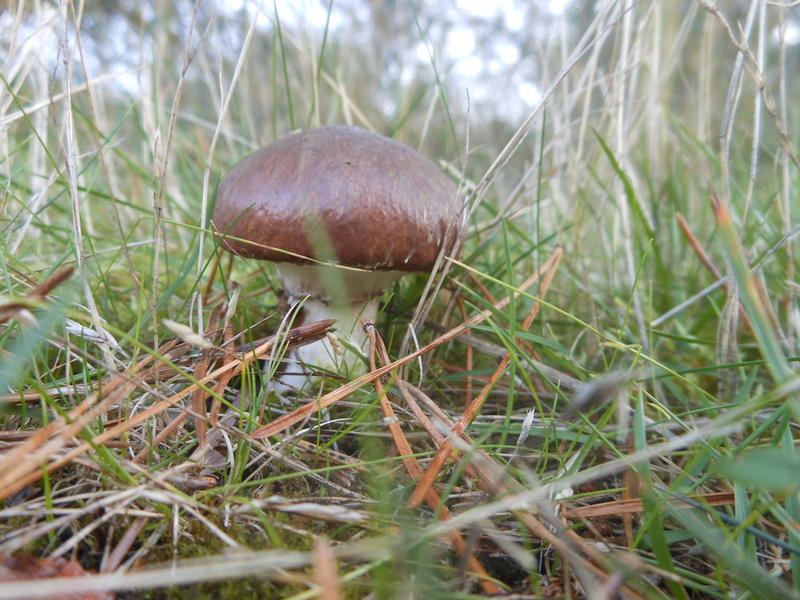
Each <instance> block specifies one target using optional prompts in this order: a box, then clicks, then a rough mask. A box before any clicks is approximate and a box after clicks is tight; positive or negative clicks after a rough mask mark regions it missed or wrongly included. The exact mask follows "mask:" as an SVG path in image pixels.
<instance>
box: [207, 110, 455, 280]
mask: <svg viewBox="0 0 800 600" xmlns="http://www.w3.org/2000/svg"><path fill="white" fill-rule="evenodd" d="M456 191H457V190H456V186H455V184H454V183H453V182H452V181H451V180H450V179H448V178H447V177H446V176H445V174H444V173H443V172H442V171H441V169H439V168H438V167H436V165H434V164H433V163H432V162H430V161H429V160H428V159H426V158H425V157H423V156H422V155H420V154H419V153H418V152H416V151H415V150H414V149H412V148H410V147H409V146H406V145H405V144H401V143H400V142H396V141H394V140H390V139H389V138H386V137H383V136H382V135H378V134H376V133H371V132H369V131H366V130H364V129H359V128H357V127H349V126H342V125H337V126H332V127H320V128H318V129H310V130H308V131H301V132H297V133H292V134H290V135H288V136H286V137H283V138H281V139H279V140H277V141H275V142H273V143H272V144H269V145H268V146H265V147H264V148H261V149H260V150H257V151H256V152H254V153H252V154H250V155H249V156H247V157H246V158H244V159H243V160H242V161H241V162H239V163H238V164H237V165H236V166H235V167H234V168H233V170H231V172H230V173H229V174H228V175H227V176H226V177H225V179H224V180H223V181H222V183H221V184H220V187H219V192H218V194H217V201H216V206H215V208H214V224H215V226H216V228H217V230H218V231H219V233H221V234H225V235H229V236H233V237H236V238H241V239H244V240H250V241H252V242H255V243H256V244H260V245H256V244H248V243H246V242H240V241H236V240H231V239H229V238H228V239H225V240H223V246H224V247H226V249H228V250H230V251H232V252H235V253H236V254H239V255H241V256H245V257H251V258H258V259H262V260H271V261H276V262H295V263H303V262H308V261H307V260H303V259H302V258H298V257H297V256H293V255H291V254H287V253H285V252H281V251H280V250H284V251H288V252H291V253H294V254H297V255H301V256H306V257H312V258H316V259H325V260H328V259H333V260H335V261H336V262H338V263H340V264H343V265H348V266H353V267H360V268H365V269H371V270H372V269H393V270H402V271H424V270H430V269H431V267H432V266H433V263H434V262H435V261H436V257H437V255H438V253H439V251H440V249H441V248H442V245H443V244H444V243H445V240H446V239H447V240H453V239H454V238H455V232H456V230H457V228H456V227H455V225H457V220H458V219H459V213H460V209H461V203H460V202H459V200H458V197H457V193H456ZM321 226H322V227H321ZM448 228H451V232H450V233H449V235H447V231H448ZM449 243H452V242H449ZM264 246H270V247H271V248H273V249H270V248H265V247H264Z"/></svg>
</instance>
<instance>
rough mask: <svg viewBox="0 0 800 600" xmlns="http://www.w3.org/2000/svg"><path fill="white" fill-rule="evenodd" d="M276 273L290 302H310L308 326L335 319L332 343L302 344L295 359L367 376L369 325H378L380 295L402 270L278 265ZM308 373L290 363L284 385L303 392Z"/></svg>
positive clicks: (305, 305)
mask: <svg viewBox="0 0 800 600" xmlns="http://www.w3.org/2000/svg"><path fill="white" fill-rule="evenodd" d="M277 269H278V277H279V278H280V279H281V282H282V283H283V286H284V291H285V293H286V295H287V299H288V300H289V302H291V303H294V302H298V301H302V300H303V299H305V302H304V303H303V317H304V321H305V322H306V323H312V322H314V321H321V320H324V319H334V320H335V321H336V324H335V325H334V329H335V331H334V335H333V337H334V340H333V341H332V340H330V339H323V340H320V341H318V342H314V343H313V344H307V345H305V346H301V347H300V348H298V349H297V350H295V351H294V352H293V353H292V356H291V357H290V358H294V359H295V360H296V361H297V362H300V363H305V364H306V365H309V366H316V367H320V368H323V369H329V370H333V371H336V372H338V373H342V374H344V375H350V376H355V375H360V374H362V373H364V372H365V364H364V361H363V360H362V358H361V357H362V356H364V355H366V353H367V351H368V350H369V348H368V342H367V336H366V334H365V332H364V323H365V322H367V321H375V318H376V317H377V315H378V304H379V301H380V297H381V295H383V292H384V290H385V289H386V288H387V287H388V286H389V285H391V284H392V283H393V282H394V281H396V280H397V279H398V278H399V277H400V276H402V275H403V272H402V271H362V270H352V269H342V268H336V267H327V266H321V265H295V264H291V263H278V264H277ZM348 346H349V347H350V348H348ZM306 373H307V371H306V370H304V369H303V368H302V367H298V366H294V365H290V366H289V368H288V369H287V371H286V374H285V375H283V376H282V377H281V383H283V384H285V385H286V386H287V387H293V388H302V387H303V385H304V384H305V382H306V379H307V375H306Z"/></svg>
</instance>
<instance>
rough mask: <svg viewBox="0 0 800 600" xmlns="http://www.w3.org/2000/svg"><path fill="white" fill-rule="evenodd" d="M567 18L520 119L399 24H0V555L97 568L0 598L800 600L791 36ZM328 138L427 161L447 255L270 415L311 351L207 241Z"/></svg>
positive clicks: (250, 274) (251, 264)
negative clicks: (279, 171)
mask: <svg viewBox="0 0 800 600" xmlns="http://www.w3.org/2000/svg"><path fill="white" fill-rule="evenodd" d="M591 4H594V3H584V2H576V3H573V5H571V6H572V8H571V9H570V11H571V12H569V13H568V16H569V18H570V19H572V22H574V23H576V25H575V26H574V29H572V30H571V29H564V28H562V29H559V28H557V27H555V26H554V24H553V23H548V22H546V18H545V17H542V19H544V20H545V23H544V24H543V25H542V26H541V27H540V28H539V29H537V27H539V25H538V23H539V21H537V20H533V21H531V23H537V25H535V26H532V28H531V33H529V34H526V33H524V32H523V33H519V34H518V35H519V36H521V37H522V38H524V39H522V41H524V42H525V43H526V44H527V46H525V47H526V48H527V54H524V55H523V56H522V58H521V60H520V62H519V64H518V65H516V66H515V69H517V71H518V73H519V74H523V75H524V77H525V80H526V81H529V82H530V83H534V84H536V85H537V87H538V88H539V89H540V90H541V91H542V101H541V103H540V104H538V105H536V106H533V107H531V108H530V110H529V111H528V112H527V113H526V114H522V115H520V116H515V111H514V110H511V108H510V107H512V106H516V104H513V102H514V100H515V94H516V92H515V89H516V88H514V87H513V86H511V85H510V84H507V83H506V82H505V80H504V79H503V78H502V77H500V76H499V75H496V76H495V78H494V79H492V78H491V77H489V78H488V79H489V82H490V83H491V84H492V86H493V87H494V88H495V89H494V90H493V91H494V92H495V93H496V94H497V97H495V98H493V99H492V100H491V101H489V102H487V101H481V100H480V99H478V100H477V101H475V102H474V103H473V102H471V101H470V100H469V99H467V98H466V97H465V95H464V93H463V91H462V90H463V89H464V87H465V85H464V83H463V82H462V81H461V80H460V79H459V71H458V70H457V69H456V67H455V65H454V64H451V62H449V61H450V59H449V58H448V57H447V56H443V55H442V54H441V51H440V46H439V42H440V40H439V39H438V37H437V36H439V35H440V33H439V32H440V31H441V28H440V27H444V26H445V25H444V21H442V20H441V19H442V16H441V15H438V14H436V13H435V12H426V10H423V8H422V7H417V9H416V12H415V11H408V13H407V14H406V13H404V12H403V11H401V10H400V9H396V10H395V11H394V12H391V11H389V12H388V13H386V14H387V15H389V17H387V18H388V19H389V21H388V22H389V23H390V24H391V26H388V25H387V22H383V23H381V22H380V20H379V19H378V16H377V14H375V15H372V16H373V17H374V18H375V20H374V21H373V22H371V26H372V27H375V32H376V33H375V35H376V36H378V37H377V38H375V39H378V38H380V40H381V44H378V45H375V44H373V45H370V44H371V43H372V42H370V41H365V40H364V39H362V37H361V36H360V35H359V34H355V33H354V34H353V35H346V34H345V33H344V30H343V29H342V28H341V26H339V25H337V20H341V19H344V21H345V22H347V23H350V25H351V27H356V25H355V24H356V23H359V25H358V27H361V28H363V27H364V25H363V23H361V21H359V19H361V18H362V17H361V16H359V15H360V13H359V12H358V11H357V10H355V9H354V8H352V6H355V5H352V6H350V5H348V6H338V5H336V4H334V3H327V4H325V5H324V6H322V8H323V9H324V11H325V15H326V19H325V22H324V26H323V27H321V28H319V29H313V28H310V27H305V26H303V25H299V24H298V23H297V21H296V20H293V19H292V18H291V12H282V11H284V10H287V9H285V8H282V7H280V6H279V7H278V8H275V7H263V8H262V11H263V12H262V13H261V14H260V15H259V16H258V17H256V14H257V12H254V11H253V10H250V9H246V10H245V9H243V10H241V11H239V12H236V13H225V12H222V11H220V10H217V9H216V8H215V7H214V5H213V4H206V3H198V4H197V5H196V6H195V7H194V9H193V11H192V12H177V10H176V11H175V12H173V10H172V8H171V6H167V5H164V6H159V7H158V8H155V7H152V10H149V11H144V12H142V13H140V12H137V10H134V9H130V11H129V12H127V13H126V12H124V11H123V10H122V9H120V10H119V11H116V12H104V9H102V8H100V7H94V6H89V5H86V6H85V7H84V6H83V5H81V6H76V5H73V4H72V3H69V2H65V3H64V4H63V5H61V6H60V7H59V9H58V10H55V9H53V8H51V7H46V6H41V7H39V6H37V7H34V6H28V5H25V6H22V7H20V8H19V10H17V7H15V6H12V7H10V9H9V10H8V11H7V12H5V13H0V25H2V27H0V30H2V32H3V33H2V34H0V39H1V40H2V46H0V55H1V56H2V57H3V60H4V66H3V70H2V83H3V87H4V89H5V93H4V95H0V183H1V184H2V186H1V187H0V208H1V209H2V213H1V214H2V217H0V226H1V227H2V229H3V236H2V240H1V241H0V244H1V245H0V261H1V265H2V271H0V275H2V281H1V284H2V288H3V289H2V299H1V300H2V303H0V392H2V394H3V396H2V397H1V398H0V445H1V448H0V451H1V452H2V454H0V554H2V555H7V554H10V553H22V554H24V555H29V556H35V557H42V558H48V559H53V560H55V559H56V558H58V557H65V558H69V559H74V560H75V561H77V562H78V563H79V564H80V565H81V567H82V568H84V569H87V570H89V571H93V572H94V573H93V574H92V575H91V576H88V577H83V578H71V579H70V580H67V581H59V580H56V579H54V580H52V581H45V580H40V581H35V582H10V581H2V582H0V598H8V597H19V596H21V595H26V594H28V595H32V594H34V593H35V594H39V596H38V597H43V596H45V595H47V594H52V593H54V592H56V591H58V592H63V591H64V590H65V589H69V590H76V591H77V590H82V589H83V590H85V589H95V590H114V591H116V593H117V597H120V598H124V597H130V598H141V597H150V598H173V597H174V598H182V597H209V598H240V597H241V598H246V597H253V598H263V597H276V598H277V597H280V598H297V599H299V598H313V597H320V598H324V599H326V600H335V599H339V598H361V597H372V598H387V597H419V598H474V597H487V596H491V595H497V594H501V593H503V592H508V593H514V594H517V596H514V597H525V598H545V597H565V598H577V597H592V598H612V597H622V598H654V599H655V598H692V599H694V598H722V597H725V598H729V597H734V598H737V599H746V598H754V599H760V598H797V597H798V596H800V576H798V569H799V568H800V534H798V524H799V522H800V495H799V494H800V489H799V488H800V485H799V484H798V481H800V480H798V477H797V473H798V461H800V458H798V456H799V455H798V452H797V440H796V435H797V422H798V414H800V403H799V402H800V400H799V399H798V375H797V363H798V360H800V356H799V355H798V336H800V324H798V314H800V313H798V307H797V298H798V290H800V287H798V283H797V266H798V262H797V258H796V255H795V251H796V249H797V241H796V238H797V234H798V231H800V229H798V225H797V220H796V214H795V213H796V212H797V197H798V196H797V184H798V160H797V148H796V139H797V136H796V129H797V118H796V115H794V114H793V113H792V110H791V107H793V106H794V105H796V103H797V100H798V94H800V90H798V88H797V84H796V82H795V81H794V78H792V77H791V76H790V75H791V73H793V72H795V71H796V68H797V63H798V55H797V48H798V46H797V45H796V44H792V43H790V42H791V40H790V39H789V37H788V35H789V34H791V32H792V29H791V27H795V28H796V27H797V10H796V8H793V7H788V6H787V7H784V8H781V7H780V6H778V5H777V3H772V4H769V3H767V2H766V1H764V0H755V1H754V2H751V3H714V2H712V1H711V0H698V1H697V2H693V1H690V0H680V1H676V2H672V3H663V2H662V3H641V2H640V3H635V2H630V3H623V2H617V3H607V4H605V5H603V7H602V8H599V9H598V10H597V11H595V12H592V11H591V10H590V9H589V6H590V5H591ZM12 8H13V10H11V9H12ZM531 10H533V9H531ZM334 16H335V17H336V18H334ZM384 16H385V15H384ZM348 19H349V21H348ZM167 24H170V26H167ZM789 25H791V27H789ZM472 26H473V27H474V28H475V30H476V31H477V32H480V31H482V30H481V29H480V28H481V27H484V25H482V24H481V23H478V22H475V23H473V24H472ZM354 31H355V30H354ZM782 32H783V33H782ZM787 32H788V33H787ZM534 34H535V35H534ZM114 36H118V38H119V40H120V41H119V43H117V42H115V41H114V40H111V39H110V37H114ZM381 36H383V37H381ZM526 36H527V37H526ZM409 40H413V45H416V44H417V43H420V42H422V43H425V44H426V47H427V49H428V54H427V56H428V59H426V61H424V62H420V61H419V60H417V62H414V59H413V58H410V55H409V50H408V48H409V46H408V44H409ZM120 48H124V49H125V50H126V51H125V52H121V51H120ZM529 57H535V61H532V60H529ZM534 63H535V65H536V66H535V68H534V67H533V66H532V65H533V64H534ZM403 69H406V72H411V73H412V76H411V77H410V78H409V77H406V76H403V77H401V76H400V75H397V73H402V72H403ZM408 70H410V71H408ZM67 73H69V74H71V76H67V75H66V74H67ZM509 81H510V79H509ZM506 85H508V89H505V88H504V86H506ZM506 104H508V106H506ZM327 123H352V124H357V125H360V126H363V127H366V128H368V129H373V130H376V131H378V132H381V133H385V134H390V135H392V136H393V137H395V138H396V139H399V140H401V141H404V142H406V143H409V144H410V145H412V146H414V147H417V148H419V149H420V150H421V151H422V152H423V153H424V154H426V155H427V156H429V157H431V158H433V159H434V160H437V159H438V160H439V161H440V164H441V166H442V168H443V169H444V170H445V171H446V172H447V173H448V174H449V175H450V176H451V177H452V178H453V179H454V180H455V181H458V182H459V183H460V187H461V191H462V194H463V196H464V198H465V207H466V211H467V214H468V219H467V224H466V226H465V228H464V230H463V232H462V233H463V240H464V245H463V250H462V252H461V254H460V256H458V257H451V258H450V259H449V260H447V261H445V263H444V265H443V268H442V269H441V270H440V271H439V272H438V273H437V274H436V275H434V276H433V278H432V279H431V280H430V285H429V284H428V283H429V281H428V279H427V278H426V277H425V276H423V275H416V276H413V277H406V278H404V279H403V280H402V281H401V282H399V283H397V284H395V285H394V287H393V288H392V289H391V290H390V291H389V292H388V293H387V294H386V295H385V296H384V301H383V304H382V308H381V317H380V320H379V322H378V323H377V326H376V329H375V331H374V332H373V343H374V351H373V352H372V353H371V356H370V357H369V358H370V359H371V360H372V361H373V363H372V365H371V369H370V370H369V372H368V374H367V375H365V376H363V377H361V378H357V379H354V380H352V379H353V378H342V377H341V376H337V375H335V374H332V375H331V376H330V377H325V378H321V379H320V383H319V388H318V389H317V390H315V392H316V394H312V393H310V392H309V393H305V394H303V395H301V396H300V397H297V396H295V395H292V394H285V395H284V396H281V395H279V394H276V393H275V392H274V391H270V389H269V386H268V380H269V378H270V377H271V374H272V373H273V370H274V368H276V367H277V365H278V360H279V359H280V357H281V355H282V354H283V352H285V350H286V348H288V347H290V346H291V345H292V344H298V343H303V342H304V341H308V340H309V339H312V338H314V337H318V336H320V335H324V328H325V326H324V325H323V326H319V327H313V326H312V327H307V326H303V327H300V328H297V327H294V326H293V325H294V324H293V322H292V319H293V317H292V314H290V315H289V316H285V315H284V310H283V309H282V307H281V305H280V304H281V303H280V284H279V283H278V282H277V279H276V277H275V275H274V272H273V270H272V267H271V266H269V265H265V264H259V263H258V262H256V261H245V260H239V259H234V258H232V257H230V256H228V255H223V253H222V252H221V251H219V249H218V247H217V242H216V240H215V237H214V235H213V233H214V232H213V229H212V227H211V223H210V216H211V214H212V209H213V202H214V198H215V190H216V187H217V185H218V183H219V181H220V179H221V177H222V176H224V174H225V173H226V172H227V171H228V169H229V168H230V167H231V166H232V165H233V164H235V162H236V161H237V160H238V159H239V158H241V157H242V156H243V155H244V154H246V153H248V152H250V151H252V150H253V149H255V148H258V147H260V146H261V145H263V144H265V143H268V142H270V141H272V140H274V139H276V138H277V137H279V136H281V135H283V134H286V133H288V132H289V131H291V130H292V129H294V128H306V127H313V126H317V125H321V124H327ZM412 331H413V335H411V334H410V333H409V332H412ZM382 344H383V346H382ZM384 346H385V348H384ZM254 356H256V357H258V358H260V359H271V361H272V362H271V363H270V364H271V365H272V369H267V370H266V371H265V370H264V369H263V368H262V366H261V365H260V363H258V362H257V361H256V360H254ZM395 363H397V364H395ZM386 365H392V366H386Z"/></svg>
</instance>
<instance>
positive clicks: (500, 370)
mask: <svg viewBox="0 0 800 600" xmlns="http://www.w3.org/2000/svg"><path fill="white" fill-rule="evenodd" d="M562 254H563V251H562V249H561V248H556V250H555V252H553V255H552V256H551V257H550V258H549V259H548V260H547V262H546V263H545V264H543V265H542V267H541V268H540V269H539V271H538V272H537V273H535V274H534V277H536V279H538V278H539V277H540V276H542V275H544V277H543V279H542V285H541V292H540V294H541V296H542V297H544V296H545V295H546V294H547V290H548V289H549V288H550V283H551V282H552V281H553V277H554V276H555V273H556V271H557V270H558V264H559V262H560V261H561V256H562ZM540 307H541V305H540V304H539V303H538V302H535V303H534V304H533V306H532V307H531V310H530V312H529V313H528V315H527V316H526V317H525V320H524V321H523V322H522V327H521V330H522V331H527V330H528V328H529V327H530V326H531V323H533V320H534V319H535V318H536V315H537V314H538V313H539V308H540ZM510 361H511V353H510V352H506V353H505V355H504V356H503V358H502V359H501V361H500V364H498V365H497V368H496V369H495V370H494V373H492V375H491V377H489V381H488V382H487V383H486V385H485V386H484V387H483V389H482V390H481V391H480V393H479V394H478V395H477V396H476V397H475V399H474V400H473V401H472V402H471V403H470V405H469V406H468V407H467V408H466V410H464V414H463V415H462V417H461V418H460V419H459V420H458V421H457V422H456V424H455V426H454V427H453V434H454V435H460V434H461V433H463V432H464V430H465V429H466V428H467V427H468V426H469V424H470V423H471V422H472V421H473V419H474V418H475V417H476V416H477V414H478V412H480V409H481V407H483V403H484V402H486V399H487V398H488V397H489V394H490V393H491V391H492V389H494V386H495V384H496V383H497V381H498V380H499V379H500V378H501V377H502V376H503V374H504V373H505V370H506V367H507V366H508V363H509V362H510ZM451 453H452V447H451V445H450V443H449V442H445V443H444V444H443V445H442V446H440V447H439V450H438V452H437V453H436V455H435V456H434V457H433V460H432V461H431V464H430V465H429V466H428V469H427V471H425V474H424V475H423V476H422V477H421V478H420V480H419V481H418V482H417V486H416V488H415V489H414V492H413V493H412V494H411V497H410V498H409V499H408V502H407V506H408V507H409V508H414V507H416V506H419V505H420V503H421V502H422V499H423V498H424V497H425V494H426V493H427V490H428V489H430V487H431V486H432V485H433V482H434V481H436V478H437V477H438V476H439V473H440V472H441V470H442V468H443V467H444V465H445V463H446V462H447V459H448V458H450V454H451Z"/></svg>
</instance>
